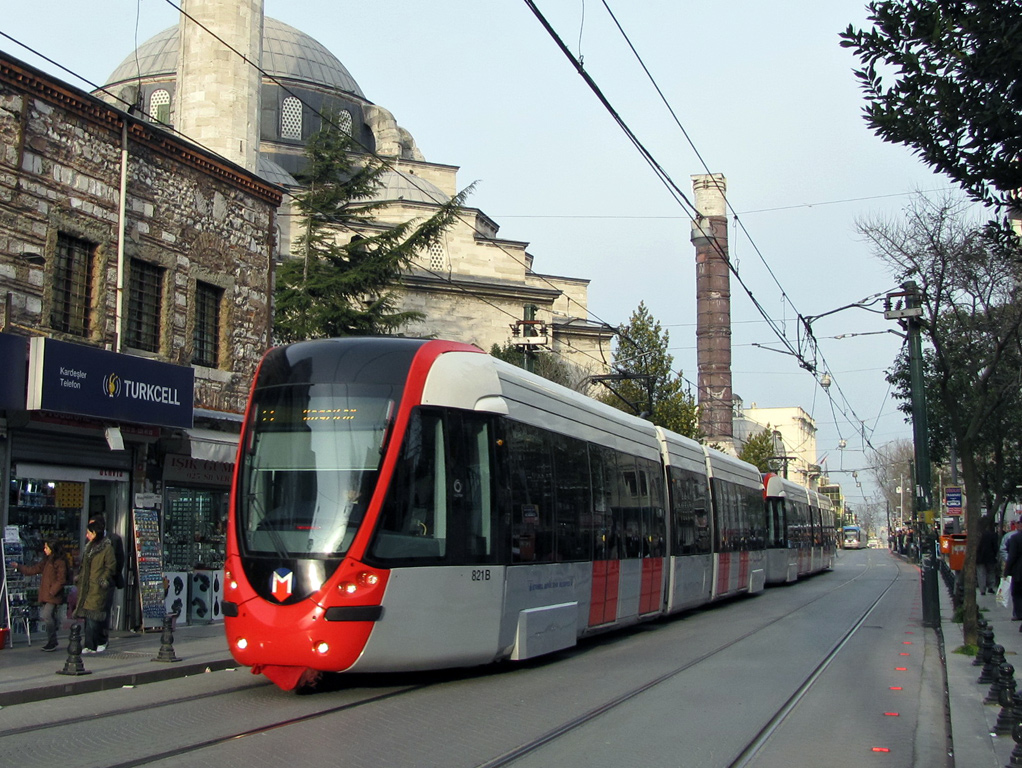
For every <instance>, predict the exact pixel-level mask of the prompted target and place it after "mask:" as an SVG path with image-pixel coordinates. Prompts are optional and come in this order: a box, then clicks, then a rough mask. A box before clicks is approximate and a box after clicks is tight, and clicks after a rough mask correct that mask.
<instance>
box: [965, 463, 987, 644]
mask: <svg viewBox="0 0 1022 768" xmlns="http://www.w3.org/2000/svg"><path fill="white" fill-rule="evenodd" d="M959 447H960V453H961V460H962V481H963V484H964V485H965V533H966V536H967V538H966V541H965V565H964V566H963V571H962V577H963V586H964V588H965V596H964V599H963V601H962V638H963V641H964V642H965V643H966V644H967V645H978V638H979V636H978V634H977V627H976V620H977V619H978V613H977V608H976V551H977V550H978V549H979V539H980V536H981V535H982V526H981V519H980V499H981V498H982V493H983V492H982V489H981V488H980V484H979V476H978V474H977V472H976V457H975V455H974V454H973V452H972V450H971V446H965V445H961V443H960V444H959Z"/></svg>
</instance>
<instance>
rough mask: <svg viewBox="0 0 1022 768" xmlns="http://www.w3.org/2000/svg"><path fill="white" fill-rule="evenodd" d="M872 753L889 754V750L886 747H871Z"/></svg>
mask: <svg viewBox="0 0 1022 768" xmlns="http://www.w3.org/2000/svg"><path fill="white" fill-rule="evenodd" d="M873 751H874V752H890V751H891V750H889V749H888V748H887V747H873Z"/></svg>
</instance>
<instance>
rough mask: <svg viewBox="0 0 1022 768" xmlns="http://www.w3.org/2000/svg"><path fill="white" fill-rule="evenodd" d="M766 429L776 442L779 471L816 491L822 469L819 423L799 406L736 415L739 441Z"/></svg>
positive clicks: (754, 409)
mask: <svg viewBox="0 0 1022 768" xmlns="http://www.w3.org/2000/svg"><path fill="white" fill-rule="evenodd" d="M764 429H766V430H769V431H770V432H771V433H772V434H773V438H774V451H775V455H776V456H777V471H778V472H780V473H781V474H783V475H785V476H787V477H788V479H790V480H794V481H795V482H797V483H801V484H802V485H804V486H806V487H807V488H816V487H817V486H818V485H819V481H820V465H819V464H817V461H816V431H817V430H816V422H815V421H814V420H813V417H812V416H810V415H809V414H808V413H806V412H805V410H803V409H802V408H800V407H799V406H794V407H789V408H757V407H756V404H755V403H752V405H751V406H749V407H748V408H744V409H740V410H738V411H736V413H735V419H734V430H735V439H736V440H737V441H739V442H742V443H744V442H745V441H746V440H748V439H749V438H751V437H754V436H755V435H758V434H759V433H760V432H762V431H763V430H764Z"/></svg>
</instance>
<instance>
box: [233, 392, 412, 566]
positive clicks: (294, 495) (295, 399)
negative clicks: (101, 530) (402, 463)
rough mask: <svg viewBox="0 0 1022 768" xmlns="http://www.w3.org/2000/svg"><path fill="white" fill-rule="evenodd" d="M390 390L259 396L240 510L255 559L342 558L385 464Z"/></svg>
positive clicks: (240, 492) (255, 402) (253, 409)
mask: <svg viewBox="0 0 1022 768" xmlns="http://www.w3.org/2000/svg"><path fill="white" fill-rule="evenodd" d="M392 394H393V392H392V388H391V387H388V386H383V387H380V386H363V385H351V384H335V383H332V384H303V385H301V386H276V387H267V388H265V389H262V390H257V391H256V392H255V394H254V400H253V403H252V406H251V411H250V412H251V413H252V423H251V424H250V425H249V434H248V436H247V439H246V441H245V442H246V450H245V451H244V456H243V464H242V470H241V475H240V487H239V489H238V496H237V502H236V514H237V515H238V519H237V531H238V536H239V538H240V539H242V540H243V542H244V547H245V549H246V550H247V552H248V553H249V554H256V555H258V554H272V555H277V556H280V557H298V558H301V557H305V558H307V557H325V556H331V555H341V554H344V553H345V552H346V551H347V549H348V547H349V546H350V545H351V541H352V539H353V538H354V537H355V533H356V532H357V530H358V526H359V524H360V523H361V522H362V518H363V515H364V513H365V506H366V504H367V503H368V501H369V498H370V496H371V495H372V491H373V484H374V482H375V479H376V476H377V473H378V470H379V464H380V461H381V458H382V447H383V439H384V435H385V434H386V428H387V421H388V418H389V415H390V413H391V412H392V411H393V403H394V400H393V398H392Z"/></svg>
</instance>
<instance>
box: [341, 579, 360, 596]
mask: <svg viewBox="0 0 1022 768" xmlns="http://www.w3.org/2000/svg"><path fill="white" fill-rule="evenodd" d="M337 589H338V590H340V591H341V593H343V594H345V595H353V594H355V593H356V592H358V585H357V584H356V583H355V582H353V581H342V582H341V583H340V584H338V585H337Z"/></svg>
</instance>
